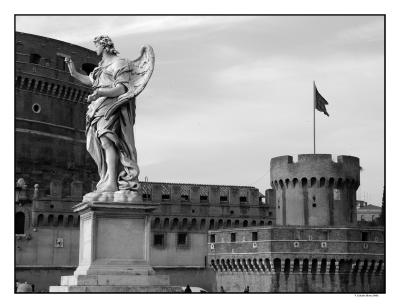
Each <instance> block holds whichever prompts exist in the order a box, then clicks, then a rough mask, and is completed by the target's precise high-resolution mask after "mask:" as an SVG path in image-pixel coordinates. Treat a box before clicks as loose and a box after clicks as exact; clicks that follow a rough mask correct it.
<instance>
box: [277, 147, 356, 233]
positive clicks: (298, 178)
mask: <svg viewBox="0 0 400 308" xmlns="http://www.w3.org/2000/svg"><path fill="white" fill-rule="evenodd" d="M270 172H271V186H272V187H273V188H274V189H275V191H276V201H275V202H276V218H277V220H276V223H277V225H289V226H290V225H292V226H293V225H298V226H303V225H304V226H341V225H355V224H356V223H357V211H356V204H355V203H356V191H357V188H358V186H359V185H360V163H359V159H358V158H357V157H353V156H338V158H337V162H334V161H333V160H332V155H330V154H303V155H299V156H298V161H297V162H293V157H292V156H280V157H275V158H272V159H271V169H270Z"/></svg>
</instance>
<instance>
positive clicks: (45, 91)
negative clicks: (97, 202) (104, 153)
mask: <svg viewBox="0 0 400 308" xmlns="http://www.w3.org/2000/svg"><path fill="white" fill-rule="evenodd" d="M15 43H16V72H15V96H16V102H15V125H16V138H15V141H16V143H15V153H16V177H17V178H19V177H23V178H24V179H25V181H26V182H27V183H28V184H30V185H33V184H39V186H40V187H44V186H47V185H48V184H49V183H50V181H52V180H55V179H58V180H60V181H61V182H62V183H63V184H64V185H63V186H64V187H68V186H69V184H70V183H71V182H72V181H74V180H80V181H82V182H83V191H84V192H89V191H91V182H92V181H93V180H96V179H97V177H98V176H97V168H96V166H95V164H94V162H93V160H92V159H91V158H90V155H89V154H88V153H87V151H86V146H85V114H86V110H87V105H88V104H87V103H86V101H85V100H86V97H87V95H88V94H89V93H90V92H91V89H90V87H87V86H85V85H82V84H81V83H80V82H78V81H76V80H75V79H74V78H73V77H71V76H70V74H69V72H68V71H67V67H66V64H65V62H64V58H63V57H61V56H60V55H58V53H60V52H61V53H64V54H69V55H71V56H72V58H73V60H74V63H75V66H76V68H77V70H78V71H79V72H80V73H82V74H85V75H86V74H88V72H89V70H88V67H87V65H89V66H90V67H91V69H93V68H94V67H95V66H96V65H97V63H98V61H99V59H98V57H97V56H96V54H95V52H94V51H92V50H88V49H86V48H83V47H80V46H76V45H72V44H69V43H66V42H61V41H58V40H54V39H50V38H46V37H41V36H37V35H32V34H27V33H21V32H16V42H15ZM85 65H86V67H85ZM84 69H86V70H87V71H85V70H84ZM63 193H64V195H66V194H67V193H68V192H67V191H64V192H63Z"/></svg>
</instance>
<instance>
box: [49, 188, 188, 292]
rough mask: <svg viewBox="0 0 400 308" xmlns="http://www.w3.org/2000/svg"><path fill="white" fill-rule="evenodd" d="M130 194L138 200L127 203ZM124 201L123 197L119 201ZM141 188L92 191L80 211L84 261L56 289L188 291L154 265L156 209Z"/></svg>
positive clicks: (81, 254) (80, 236) (69, 290)
mask: <svg viewBox="0 0 400 308" xmlns="http://www.w3.org/2000/svg"><path fill="white" fill-rule="evenodd" d="M128 199H132V200H136V201H135V202H132V201H131V202H127V200H128ZM117 200H118V201H117ZM155 208H156V205H155V204H144V203H143V202H141V200H140V198H139V196H138V195H137V193H136V192H115V193H91V194H87V195H85V196H84V199H83V202H82V203H80V204H78V205H76V206H74V207H73V209H74V211H75V212H79V214H80V220H81V223H80V235H79V266H78V268H77V269H76V271H75V272H74V275H73V276H63V277H61V285H60V286H51V287H50V290H49V291H50V292H79V293H85V292H112V293H114V292H121V293H125V292H182V291H181V288H180V287H173V286H169V277H168V276H167V275H156V274H155V272H154V270H153V269H152V267H151V266H150V255H149V253H150V249H149V248H150V217H149V216H150V213H151V212H152V211H153V210H154V209H155Z"/></svg>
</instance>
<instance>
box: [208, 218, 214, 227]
mask: <svg viewBox="0 0 400 308" xmlns="http://www.w3.org/2000/svg"><path fill="white" fill-rule="evenodd" d="M214 227H215V226H214V219H211V220H210V227H209V229H214Z"/></svg>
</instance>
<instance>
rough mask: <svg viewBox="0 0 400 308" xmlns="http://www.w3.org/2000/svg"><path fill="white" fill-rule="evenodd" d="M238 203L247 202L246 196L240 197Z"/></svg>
mask: <svg viewBox="0 0 400 308" xmlns="http://www.w3.org/2000/svg"><path fill="white" fill-rule="evenodd" d="M239 201H240V203H246V202H247V197H240V200H239Z"/></svg>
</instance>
